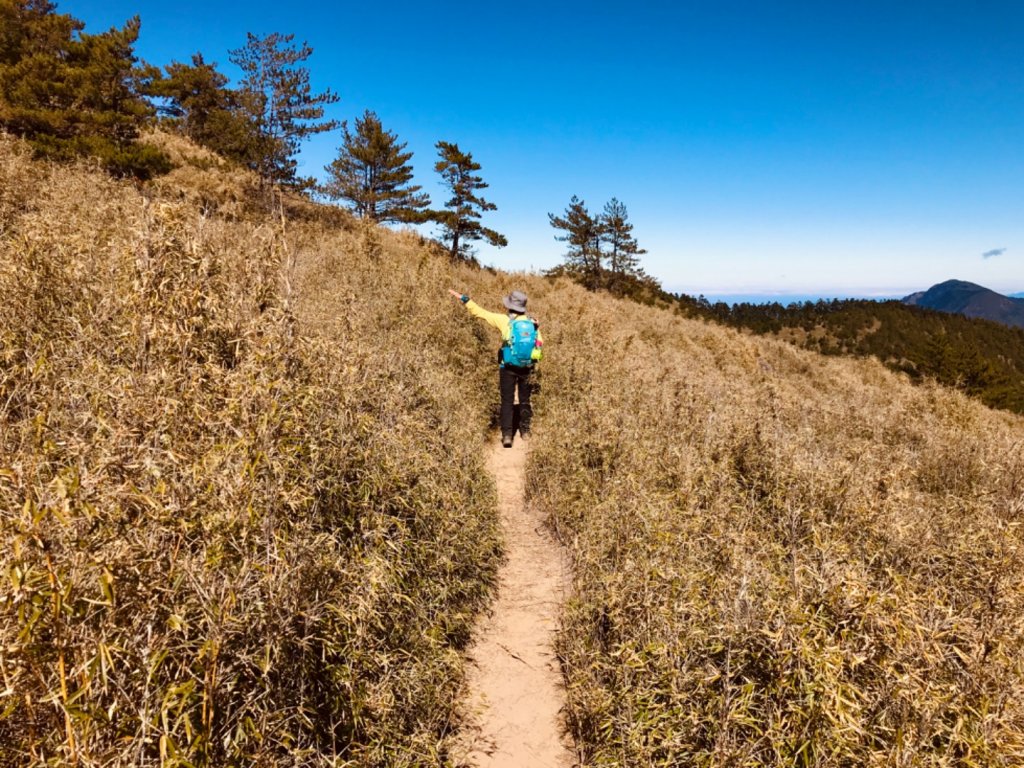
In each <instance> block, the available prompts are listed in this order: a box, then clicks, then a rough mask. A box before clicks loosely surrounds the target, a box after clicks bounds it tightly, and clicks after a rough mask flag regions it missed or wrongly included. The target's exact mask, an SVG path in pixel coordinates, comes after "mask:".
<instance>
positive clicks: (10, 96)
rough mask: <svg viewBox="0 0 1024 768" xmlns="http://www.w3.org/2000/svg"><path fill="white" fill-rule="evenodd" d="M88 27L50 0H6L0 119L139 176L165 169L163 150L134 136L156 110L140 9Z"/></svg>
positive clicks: (66, 155)
mask: <svg viewBox="0 0 1024 768" xmlns="http://www.w3.org/2000/svg"><path fill="white" fill-rule="evenodd" d="M84 27H85V25H84V24H83V23H82V22H81V21H79V20H78V19H75V18H73V17H72V16H70V15H67V14H59V13H57V12H56V6H55V5H54V4H53V3H51V2H47V0H0V127H3V128H4V129H6V130H8V131H11V132H12V133H15V134H17V135H19V136H24V137H25V138H27V139H28V140H29V141H30V142H31V143H32V145H33V146H34V147H35V149H36V151H37V152H39V153H40V154H42V155H46V156H49V157H54V158H57V159H70V158H72V157H75V156H78V155H93V156H95V157H98V158H99V159H100V160H101V161H102V162H103V163H104V164H105V165H106V166H107V167H108V168H109V169H110V170H111V171H113V172H115V173H118V174H132V175H136V176H140V177H147V176H150V175H152V174H153V173H157V172H160V171H162V170H166V169H167V167H168V162H167V159H166V158H165V157H164V156H163V155H162V154H161V153H160V152H159V151H158V150H156V149H154V148H152V147H147V146H144V145H139V144H136V143H135V139H136V137H137V136H138V133H139V129H140V128H141V127H142V126H143V125H144V124H145V122H146V121H147V120H148V119H149V118H150V116H151V115H152V108H151V107H150V105H149V104H148V103H147V102H146V101H145V99H143V98H142V96H141V94H140V89H141V87H142V84H143V80H144V79H145V78H146V77H147V70H146V69H145V68H143V67H139V66H137V65H136V61H137V60H136V58H135V53H134V45H135V41H136V40H137V39H138V36H139V28H140V22H139V19H138V17H135V18H134V19H131V20H129V21H128V22H127V23H126V24H125V25H124V27H122V28H121V29H117V28H113V29H110V30H108V31H107V32H104V33H102V34H97V35H92V34H85V33H84V32H83V31H82V30H83V29H84Z"/></svg>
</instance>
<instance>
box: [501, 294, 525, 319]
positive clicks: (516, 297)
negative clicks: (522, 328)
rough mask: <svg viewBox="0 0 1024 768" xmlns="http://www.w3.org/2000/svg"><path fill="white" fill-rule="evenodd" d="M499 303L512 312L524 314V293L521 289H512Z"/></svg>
mask: <svg viewBox="0 0 1024 768" xmlns="http://www.w3.org/2000/svg"><path fill="white" fill-rule="evenodd" d="M501 303H502V304H504V305H505V306H506V307H508V308H509V309H510V310H512V311H513V312H518V313H519V314H526V294H525V293H523V292H522V291H512V293H510V294H509V295H508V296H506V297H505V298H503V299H502V300H501Z"/></svg>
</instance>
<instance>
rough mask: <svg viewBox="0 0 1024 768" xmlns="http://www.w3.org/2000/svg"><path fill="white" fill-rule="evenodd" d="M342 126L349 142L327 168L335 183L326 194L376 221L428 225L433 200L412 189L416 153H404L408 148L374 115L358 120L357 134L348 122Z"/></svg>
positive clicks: (367, 113)
mask: <svg viewBox="0 0 1024 768" xmlns="http://www.w3.org/2000/svg"><path fill="white" fill-rule="evenodd" d="M341 126H342V132H343V137H344V140H343V143H342V146H341V148H340V149H339V150H338V157H337V158H336V159H335V160H334V162H332V163H331V164H330V165H328V166H326V168H325V170H326V171H327V172H328V174H330V179H329V180H328V181H327V183H326V184H324V186H323V191H324V194H326V195H327V196H328V197H330V198H332V199H334V200H346V201H348V202H349V203H350V204H351V206H352V209H353V210H354V211H355V212H356V213H357V214H358V215H359V216H362V217H364V218H367V219H372V220H373V221H404V222H416V221H423V220H424V218H425V215H426V214H424V213H422V211H423V209H425V208H426V207H427V206H428V205H430V198H429V197H428V196H427V195H426V194H423V193H420V189H422V187H420V186H417V185H411V184H410V182H411V181H412V166H411V165H409V160H410V159H411V158H412V152H403V151H402V150H404V149H405V146H406V145H405V144H404V143H403V144H399V143H398V137H397V136H395V134H394V133H392V132H390V131H386V130H384V126H383V125H381V122H380V118H378V117H377V115H376V114H375V113H373V112H371V111H370V110H366V113H365V114H364V115H363V117H362V119H360V118H356V125H355V132H354V133H350V132H349V129H348V123H347V122H343V123H342V124H341Z"/></svg>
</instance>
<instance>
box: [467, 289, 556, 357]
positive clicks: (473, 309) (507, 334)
mask: <svg viewBox="0 0 1024 768" xmlns="http://www.w3.org/2000/svg"><path fill="white" fill-rule="evenodd" d="M466 309H468V310H469V314H471V315H472V316H473V317H479V318H480V319H481V320H483V321H484V322H485V323H487V324H488V325H490V326H493V327H494V328H497V329H498V330H499V331H501V340H502V341H503V342H504V341H508V340H509V339H510V338H511V337H512V321H511V319H510V318H509V316H508V315H507V314H502V313H500V312H488V311H487V310H486V309H484V308H483V307H481V306H480V305H479V304H477V303H476V302H475V301H473V300H472V299H470V300H469V301H467V302H466ZM524 317H526V318H527V319H529V320H533V318H532V317H530V316H529V315H524ZM533 322H534V323H536V322H537V321H536V320H534V321H533ZM543 345H544V337H543V336H541V335H540V329H539V328H538V329H537V347H538V348H539V347H542V346H543ZM538 359H539V358H538Z"/></svg>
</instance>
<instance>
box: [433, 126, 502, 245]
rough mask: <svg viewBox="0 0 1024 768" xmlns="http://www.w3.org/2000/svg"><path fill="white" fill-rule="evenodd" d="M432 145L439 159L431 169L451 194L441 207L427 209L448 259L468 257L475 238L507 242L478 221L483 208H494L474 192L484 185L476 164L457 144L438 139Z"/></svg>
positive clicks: (490, 241)
mask: <svg viewBox="0 0 1024 768" xmlns="http://www.w3.org/2000/svg"><path fill="white" fill-rule="evenodd" d="M435 146H436V147H437V152H438V155H439V156H440V158H441V159H440V160H438V161H437V163H435V164H434V170H435V171H437V172H438V173H439V174H441V179H442V182H443V184H444V185H445V186H446V187H447V188H448V189H449V190H450V191H451V193H452V196H451V199H449V200H448V201H447V202H446V203H445V210H442V211H431V212H430V218H432V219H433V220H434V221H436V222H437V223H438V224H439V225H440V226H441V241H442V242H443V243H444V244H445V246H446V247H447V248H448V253H449V254H450V255H451V257H452V259H453V260H454V259H466V260H468V259H471V258H472V256H473V248H472V246H471V243H473V242H476V241H477V240H486V241H487V242H488V243H490V244H491V245H494V246H497V247H499V248H502V247H504V246H506V245H508V240H506V239H505V236H504V235H502V234H499V233H498V232H495V231H494V230H493V229H488V228H487V227H485V226H483V225H482V224H481V223H480V222H479V221H478V219H479V218H480V217H481V215H482V213H483V212H484V211H496V210H497V209H498V207H497V206H496V205H494V203H490V202H488V201H487V200H484V199H483V198H482V197H480V196H479V195H477V194H476V192H477V190H480V189H486V188H487V186H488V185H487V183H486V182H485V181H484V180H483V178H482V177H480V176H478V175H476V171H479V170H480V164H479V163H477V162H474V160H473V155H472V154H470V153H469V152H463V151H462V150H461V149H459V145H458V144H451V143H449V142H447V141H439V142H437V144H436V145H435Z"/></svg>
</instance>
